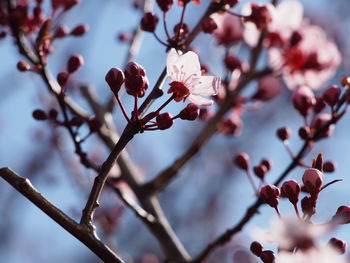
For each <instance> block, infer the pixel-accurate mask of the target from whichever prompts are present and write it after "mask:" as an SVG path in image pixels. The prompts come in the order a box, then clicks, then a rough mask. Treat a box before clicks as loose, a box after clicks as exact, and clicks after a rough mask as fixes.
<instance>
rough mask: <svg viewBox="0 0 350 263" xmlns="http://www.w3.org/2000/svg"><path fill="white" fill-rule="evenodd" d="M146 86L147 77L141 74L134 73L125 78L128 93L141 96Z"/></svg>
mask: <svg viewBox="0 0 350 263" xmlns="http://www.w3.org/2000/svg"><path fill="white" fill-rule="evenodd" d="M147 88H148V79H147V78H146V77H144V76H141V75H135V76H132V77H129V78H126V79H125V89H126V92H127V93H128V94H129V95H132V96H137V97H143V96H144V95H145V93H146V90H147Z"/></svg>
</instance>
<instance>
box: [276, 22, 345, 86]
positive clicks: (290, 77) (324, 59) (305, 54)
mask: <svg viewBox="0 0 350 263" xmlns="http://www.w3.org/2000/svg"><path fill="white" fill-rule="evenodd" d="M298 32H299V34H300V37H301V39H300V41H298V43H297V44H295V45H292V46H289V47H285V48H282V49H281V48H270V50H269V62H270V65H271V66H272V68H273V69H275V70H281V72H282V74H283V79H284V81H285V83H286V84H287V87H288V88H290V89H294V88H296V87H298V86H301V85H307V86H309V87H310V88H311V89H319V88H320V87H321V86H323V85H324V84H325V83H326V82H327V81H328V80H329V79H330V78H331V77H332V76H333V75H334V73H335V71H336V69H337V67H338V65H339V64H340V62H341V57H340V53H339V51H338V48H337V47H336V45H335V44H334V43H333V42H331V41H329V40H328V39H327V36H326V34H325V32H324V31H323V30H322V29H321V28H320V27H318V26H313V25H309V24H304V25H303V26H302V27H301V28H300V29H299V31H298Z"/></svg>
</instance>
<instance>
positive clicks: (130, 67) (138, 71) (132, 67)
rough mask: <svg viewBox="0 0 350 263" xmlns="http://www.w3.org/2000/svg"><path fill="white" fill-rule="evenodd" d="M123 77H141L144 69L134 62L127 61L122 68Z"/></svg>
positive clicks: (143, 74) (144, 74)
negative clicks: (123, 68)
mask: <svg viewBox="0 0 350 263" xmlns="http://www.w3.org/2000/svg"><path fill="white" fill-rule="evenodd" d="M124 74H125V78H130V77H132V76H138V75H141V76H143V77H145V76H146V71H145V69H144V68H143V67H142V66H141V65H140V64H138V63H136V62H129V63H128V64H127V65H126V67H125V70H124Z"/></svg>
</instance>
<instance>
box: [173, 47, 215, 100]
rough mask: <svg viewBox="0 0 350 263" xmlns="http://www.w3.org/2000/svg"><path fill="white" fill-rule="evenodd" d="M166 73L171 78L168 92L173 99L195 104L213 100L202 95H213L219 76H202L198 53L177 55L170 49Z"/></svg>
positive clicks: (190, 52)
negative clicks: (187, 100) (171, 94)
mask: <svg viewBox="0 0 350 263" xmlns="http://www.w3.org/2000/svg"><path fill="white" fill-rule="evenodd" d="M167 74H168V76H169V77H170V79H171V81H172V82H171V83H170V88H169V90H168V93H173V96H175V98H174V100H175V101H177V102H179V101H181V100H185V99H187V98H188V99H189V100H190V101H191V102H193V103H194V104H197V105H204V106H206V105H211V104H213V101H212V100H211V99H208V98H205V97H203V96H213V95H215V94H216V93H217V90H218V88H219V86H220V78H219V77H215V76H202V72H201V66H200V63H199V59H198V55H197V54H196V53H194V52H192V51H189V52H187V53H185V54H183V55H179V54H178V53H177V51H176V50H175V49H171V50H170V52H169V55H168V58H167Z"/></svg>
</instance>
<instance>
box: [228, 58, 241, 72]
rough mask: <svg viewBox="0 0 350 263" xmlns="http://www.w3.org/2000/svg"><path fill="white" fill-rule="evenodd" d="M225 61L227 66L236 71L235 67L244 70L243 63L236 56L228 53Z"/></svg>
mask: <svg viewBox="0 0 350 263" xmlns="http://www.w3.org/2000/svg"><path fill="white" fill-rule="evenodd" d="M224 62H225V65H226V68H227V69H228V70H230V71H234V70H235V69H239V70H242V63H241V61H240V60H239V59H238V58H236V57H235V56H232V55H227V56H226V57H225V60H224Z"/></svg>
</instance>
